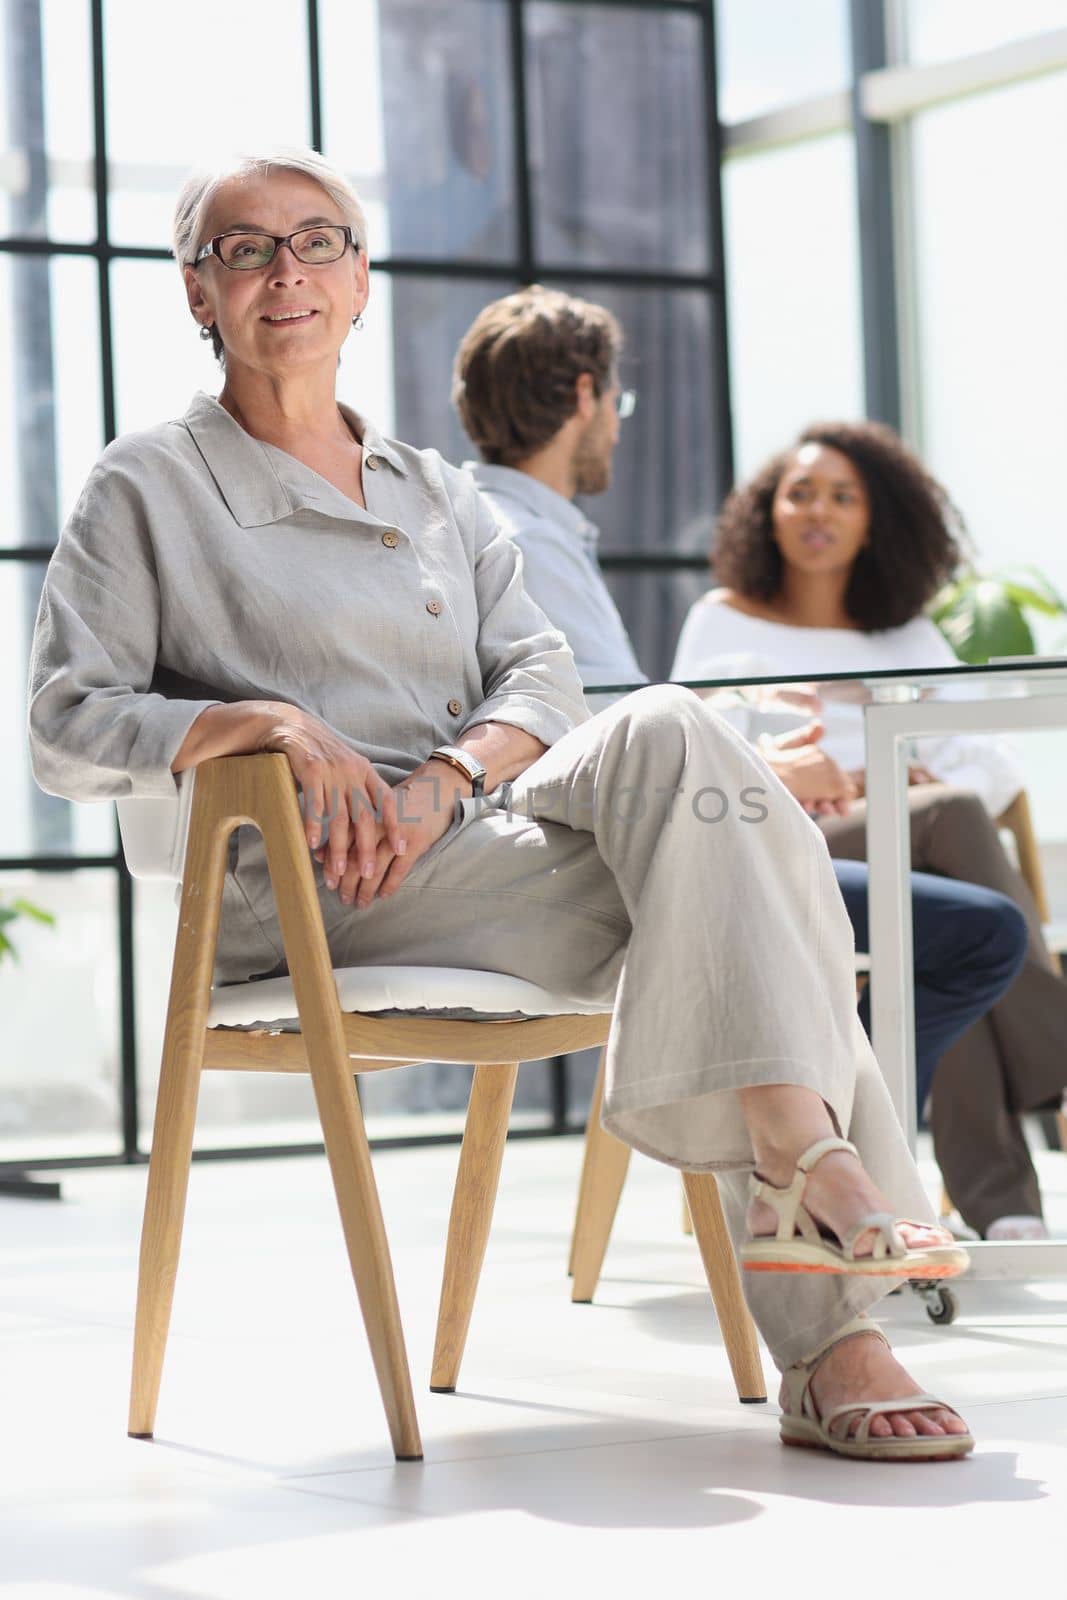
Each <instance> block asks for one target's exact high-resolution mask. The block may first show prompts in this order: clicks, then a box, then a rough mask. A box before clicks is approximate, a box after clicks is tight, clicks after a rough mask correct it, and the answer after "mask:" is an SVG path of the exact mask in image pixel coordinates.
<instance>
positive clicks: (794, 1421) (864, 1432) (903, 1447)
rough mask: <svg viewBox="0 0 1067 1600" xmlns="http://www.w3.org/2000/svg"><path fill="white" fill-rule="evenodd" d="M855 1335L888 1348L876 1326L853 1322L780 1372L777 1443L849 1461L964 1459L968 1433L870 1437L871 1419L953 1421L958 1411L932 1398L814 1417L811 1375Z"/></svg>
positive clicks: (852, 1406) (869, 1404)
mask: <svg viewBox="0 0 1067 1600" xmlns="http://www.w3.org/2000/svg"><path fill="white" fill-rule="evenodd" d="M860 1333H873V1334H874V1335H875V1337H876V1338H879V1339H881V1341H882V1343H883V1344H884V1345H888V1344H889V1340H888V1339H887V1338H886V1336H885V1334H884V1333H883V1332H882V1330H881V1328H879V1327H878V1325H877V1324H876V1323H874V1322H870V1321H868V1319H867V1318H866V1317H853V1319H852V1321H851V1322H847V1323H846V1324H845V1326H844V1327H843V1328H841V1329H840V1330H839V1332H837V1333H835V1334H834V1337H833V1338H832V1339H830V1340H829V1341H828V1342H827V1343H826V1344H824V1345H822V1346H821V1347H820V1348H819V1349H818V1350H817V1351H816V1352H815V1354H814V1355H813V1356H809V1358H808V1359H807V1360H806V1361H798V1362H797V1364H796V1366H793V1367H788V1368H787V1369H786V1370H785V1372H783V1374H782V1382H783V1384H784V1385H785V1393H786V1405H785V1406H784V1407H783V1410H782V1420H781V1440H782V1443H783V1444H791V1445H801V1446H804V1447H806V1448H807V1449H809V1450H831V1451H832V1452H833V1453H834V1455H838V1456H852V1457H853V1458H854V1459H856V1460H859V1461H954V1460H957V1459H958V1458H959V1457H960V1456H966V1455H969V1454H970V1452H971V1451H972V1450H973V1449H974V1439H973V1438H972V1436H971V1434H970V1433H969V1432H968V1433H939V1434H922V1433H920V1434H916V1435H915V1437H914V1438H912V1439H901V1438H898V1437H897V1435H896V1434H893V1435H891V1436H890V1437H889V1438H884V1439H882V1438H878V1437H877V1436H875V1437H874V1438H872V1437H871V1423H872V1421H873V1420H874V1418H875V1417H886V1416H891V1415H892V1414H893V1412H895V1411H951V1412H952V1415H953V1416H954V1417H957V1416H959V1412H958V1411H954V1410H953V1408H952V1407H951V1406H947V1405H946V1404H945V1402H944V1401H943V1400H938V1399H936V1398H935V1397H934V1396H933V1395H932V1394H909V1395H902V1396H901V1397H900V1399H899V1400H850V1401H848V1402H846V1404H844V1405H840V1406H831V1407H830V1409H829V1410H828V1411H827V1412H825V1413H824V1414H823V1415H821V1416H820V1414H819V1409H818V1407H817V1406H816V1404H815V1400H814V1398H813V1396H812V1393H811V1380H812V1378H813V1377H814V1376H815V1372H816V1369H817V1368H818V1366H819V1364H820V1363H821V1362H822V1360H823V1358H824V1357H825V1356H827V1355H828V1354H829V1353H830V1351H831V1350H832V1349H833V1348H834V1346H835V1345H839V1344H841V1343H842V1342H843V1341H844V1340H845V1339H851V1338H854V1337H855V1335H856V1334H860ZM857 1417H859V1419H860V1423H859V1427H858V1428H857V1429H856V1431H855V1433H853V1434H850V1433H849V1428H850V1427H851V1425H852V1423H853V1422H854V1421H855V1419H856V1418H857ZM961 1420H962V1419H961Z"/></svg>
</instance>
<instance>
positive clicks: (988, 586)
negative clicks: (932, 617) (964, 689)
mask: <svg viewBox="0 0 1067 1600" xmlns="http://www.w3.org/2000/svg"><path fill="white" fill-rule="evenodd" d="M938 626H939V627H940V629H941V632H942V633H943V634H944V635H945V638H946V639H947V640H948V642H949V644H950V645H951V646H952V648H953V650H955V652H956V654H957V656H958V657H959V658H960V660H961V661H966V662H968V663H970V664H971V665H973V666H983V665H984V664H985V663H986V662H987V661H989V660H990V659H991V658H992V657H993V656H1032V655H1033V653H1034V636H1033V634H1032V633H1031V632H1030V628H1029V625H1028V623H1027V621H1026V618H1025V617H1024V616H1023V614H1022V611H1021V609H1020V608H1019V606H1018V605H1017V604H1016V602H1015V601H1014V600H1013V599H1011V597H1010V596H1009V595H1008V594H1006V592H1005V590H1004V587H1003V585H1002V584H1000V583H998V582H996V581H995V580H993V579H989V578H983V579H980V580H979V581H978V582H977V583H975V584H974V585H972V586H971V587H969V589H968V590H967V592H966V593H965V594H963V595H962V596H961V597H960V598H959V599H958V600H957V602H956V605H955V606H954V607H953V608H952V610H951V611H949V612H948V613H947V614H945V615H943V616H942V617H940V618H939V619H938Z"/></svg>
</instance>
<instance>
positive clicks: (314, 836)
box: [261, 707, 463, 907]
mask: <svg viewBox="0 0 1067 1600" xmlns="http://www.w3.org/2000/svg"><path fill="white" fill-rule="evenodd" d="M261 748H262V749H264V750H277V751H280V752H281V753H282V754H283V755H284V756H285V757H286V759H287V760H288V762H289V765H290V767H291V769H292V772H293V776H294V777H295V779H296V781H297V783H298V784H299V785H300V791H301V795H302V798H303V812H304V830H305V833H306V836H307V842H308V848H309V849H310V850H311V852H312V853H313V855H314V856H315V859H316V860H317V861H319V862H320V863H321V865H322V869H323V879H324V881H325V883H326V887H327V888H328V889H336V890H337V891H338V892H339V894H340V897H341V899H342V901H343V902H344V903H345V904H346V905H353V904H354V905H356V906H357V907H366V906H369V905H370V904H371V902H372V901H373V900H374V899H375V898H377V897H379V896H380V897H381V898H383V899H386V898H388V896H389V895H391V894H393V893H395V892H396V890H397V889H398V888H399V887H400V885H401V884H402V883H403V881H404V879H405V878H406V877H407V875H408V873H409V872H410V871H411V869H412V867H413V866H414V865H415V863H416V862H417V861H418V860H419V859H420V858H421V857H422V856H423V855H425V853H426V851H427V850H428V849H429V848H430V847H431V845H433V844H435V843H436V842H437V840H438V839H440V838H441V836H442V835H443V834H444V833H445V832H446V830H447V829H448V827H449V825H450V823H451V822H452V820H453V817H454V815H455V805H456V796H457V794H458V793H462V792H463V783H462V779H461V778H459V777H458V775H457V774H456V773H455V772H454V771H453V770H452V769H451V768H448V767H444V766H442V764H441V763H439V762H424V763H423V765H422V766H420V767H417V768H416V769H415V771H414V772H412V773H410V774H409V775H408V777H406V778H404V779H403V780H402V781H401V782H400V783H398V784H397V785H396V787H395V788H390V786H389V784H387V783H386V782H385V781H384V779H382V778H381V777H379V775H378V773H377V771H376V770H375V768H374V767H373V766H372V765H371V763H370V762H369V761H368V760H367V759H366V757H365V756H361V755H360V754H359V753H358V751H355V750H353V749H352V748H351V747H350V746H349V745H347V744H346V743H345V742H344V740H343V739H341V738H339V737H338V735H337V734H335V733H334V732H333V730H332V729H331V728H329V727H327V725H326V724H325V723H323V722H320V721H319V720H318V719H317V718H316V717H312V716H309V715H307V714H306V713H304V712H301V711H298V710H297V709H296V708H294V707H287V708H286V715H285V717H284V718H283V719H282V720H281V721H279V723H278V724H277V725H276V726H275V727H274V728H273V729H272V730H271V731H270V733H269V734H268V735H267V738H266V739H265V740H264V742H263V744H262V746H261Z"/></svg>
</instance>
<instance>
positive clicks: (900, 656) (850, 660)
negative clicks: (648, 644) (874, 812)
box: [671, 590, 1023, 816]
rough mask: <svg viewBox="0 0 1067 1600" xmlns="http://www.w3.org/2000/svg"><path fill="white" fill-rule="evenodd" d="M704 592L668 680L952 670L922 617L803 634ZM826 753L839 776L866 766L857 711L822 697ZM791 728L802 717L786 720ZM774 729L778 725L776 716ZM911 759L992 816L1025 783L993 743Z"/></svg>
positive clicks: (920, 745)
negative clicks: (868, 629)
mask: <svg viewBox="0 0 1067 1600" xmlns="http://www.w3.org/2000/svg"><path fill="white" fill-rule="evenodd" d="M717 593H718V591H715V590H713V591H711V592H710V593H709V594H706V595H704V596H703V597H702V598H701V599H699V600H698V601H696V603H695V604H694V605H693V606H691V607H690V609H689V613H688V615H687V617H686V619H685V622H684V624H683V626H682V632H681V635H680V637H679V640H678V649H677V651H676V653H675V657H674V665H673V667H672V668H671V677H672V678H674V679H675V680H680V681H685V682H691V681H692V680H694V679H697V678H732V679H735V680H737V681H738V682H741V683H747V682H750V681H751V680H752V679H754V678H765V677H775V676H781V677H800V676H802V677H805V678H807V679H808V680H810V681H811V682H813V683H817V682H818V681H819V679H821V678H825V677H826V676H827V674H829V673H836V672H845V673H854V674H855V675H856V677H863V676H864V675H865V674H867V673H869V672H877V671H880V670H890V671H892V670H898V671H901V672H908V671H917V670H919V669H920V668H927V669H929V668H937V667H951V666H958V665H959V662H958V660H957V658H956V656H955V655H954V654H953V651H952V648H951V646H950V645H949V644H948V641H947V640H946V639H945V638H944V637H943V635H942V634H941V633H940V632H939V630H938V629H937V628H936V627H935V626H934V624H933V623H932V622H931V621H930V619H929V618H928V617H915V618H913V619H912V621H911V622H906V623H905V624H904V625H903V627H900V628H887V629H885V630H884V631H882V632H879V633H861V632H859V631H858V630H857V631H853V630H851V629H847V628H800V627H795V626H793V625H792V624H790V623H784V622H771V621H768V620H767V619H765V618H763V617H753V616H749V615H747V613H745V612H743V611H738V610H736V609H735V608H734V607H733V606H731V605H728V604H727V603H726V602H725V601H723V600H721V599H718V598H716V595H717ZM820 715H821V718H822V721H823V722H824V724H825V727H826V736H825V738H824V739H823V741H822V744H823V748H824V749H825V750H826V753H827V754H828V755H829V756H831V757H832V758H833V760H835V761H836V762H838V763H839V765H840V766H842V767H844V768H845V769H846V771H854V770H856V769H857V768H860V767H863V766H864V765H865V760H866V756H865V749H864V732H863V707H862V705H859V704H856V703H847V702H842V701H838V700H832V699H829V698H825V697H824V700H823V707H822V711H821V713H820ZM791 720H794V721H795V723H796V725H798V726H799V725H800V724H801V723H802V722H805V721H807V720H809V719H808V717H807V716H806V715H804V714H802V713H799V712H797V713H792V714H791ZM775 725H776V726H778V727H781V726H783V725H787V724H783V722H782V721H781V720H780V719H776V722H775ZM915 748H916V760H917V761H919V762H921V763H922V765H923V766H925V767H928V768H929V770H930V771H931V772H932V773H933V774H934V775H935V777H937V778H939V779H941V780H942V781H943V782H945V783H951V784H954V785H956V786H957V787H960V788H964V789H970V790H972V791H974V792H975V793H976V794H978V795H980V796H981V799H982V800H983V802H984V803H985V806H986V808H987V809H988V810H989V812H990V813H991V814H992V815H993V816H998V815H999V814H1000V812H1001V811H1003V809H1004V807H1005V806H1006V805H1008V804H1009V803H1010V802H1011V801H1012V800H1013V799H1014V797H1015V796H1016V795H1017V794H1018V792H1019V790H1020V789H1021V788H1022V786H1023V780H1022V775H1021V772H1020V769H1019V766H1018V763H1017V761H1016V759H1015V757H1014V755H1013V754H1012V752H1011V750H1010V748H1009V747H1008V746H1007V744H1006V743H1005V742H1004V741H1003V740H1001V739H996V738H992V737H990V738H982V737H975V736H973V735H957V736H953V737H949V738H937V739H920V740H917V741H916V747H915Z"/></svg>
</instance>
